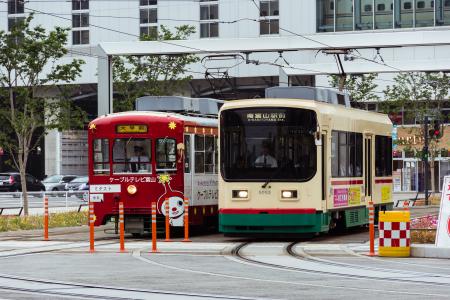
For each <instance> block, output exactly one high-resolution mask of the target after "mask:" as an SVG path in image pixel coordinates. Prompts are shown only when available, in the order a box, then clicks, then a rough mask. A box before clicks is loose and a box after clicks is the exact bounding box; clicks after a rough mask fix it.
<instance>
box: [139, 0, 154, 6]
mask: <svg viewBox="0 0 450 300" xmlns="http://www.w3.org/2000/svg"><path fill="white" fill-rule="evenodd" d="M139 4H140V5H141V6H148V5H157V4H158V0H140V1H139Z"/></svg>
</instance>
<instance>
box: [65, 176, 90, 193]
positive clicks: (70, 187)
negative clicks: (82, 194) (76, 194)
mask: <svg viewBox="0 0 450 300" xmlns="http://www.w3.org/2000/svg"><path fill="white" fill-rule="evenodd" d="M88 182H89V177H87V176H79V177H77V178H75V179H73V180H72V181H70V182H68V183H66V185H65V187H64V189H65V190H66V191H78V189H79V187H80V186H81V185H83V184H87V183H88Z"/></svg>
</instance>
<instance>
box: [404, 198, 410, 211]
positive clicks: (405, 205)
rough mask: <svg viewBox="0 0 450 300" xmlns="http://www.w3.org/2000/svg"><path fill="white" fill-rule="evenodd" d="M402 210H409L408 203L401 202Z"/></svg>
mask: <svg viewBox="0 0 450 300" xmlns="http://www.w3.org/2000/svg"><path fill="white" fill-rule="evenodd" d="M403 210H406V211H408V210H409V201H407V200H405V201H403Z"/></svg>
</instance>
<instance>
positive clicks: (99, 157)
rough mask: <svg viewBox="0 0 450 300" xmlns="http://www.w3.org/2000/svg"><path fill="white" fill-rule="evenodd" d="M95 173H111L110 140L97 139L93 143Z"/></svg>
mask: <svg viewBox="0 0 450 300" xmlns="http://www.w3.org/2000/svg"><path fill="white" fill-rule="evenodd" d="M92 150H93V154H94V155H93V158H94V174H95V175H109V141H108V140H107V139H95V140H94V143H93V149H92Z"/></svg>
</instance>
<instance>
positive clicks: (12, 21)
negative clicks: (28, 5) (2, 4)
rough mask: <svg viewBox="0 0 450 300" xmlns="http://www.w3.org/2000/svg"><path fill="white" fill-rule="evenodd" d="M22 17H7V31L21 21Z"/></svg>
mask: <svg viewBox="0 0 450 300" xmlns="http://www.w3.org/2000/svg"><path fill="white" fill-rule="evenodd" d="M24 20H25V18H24V17H10V18H8V31H11V30H12V29H13V28H14V27H15V26H16V25H17V24H19V23H20V22H23V21H24Z"/></svg>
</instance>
